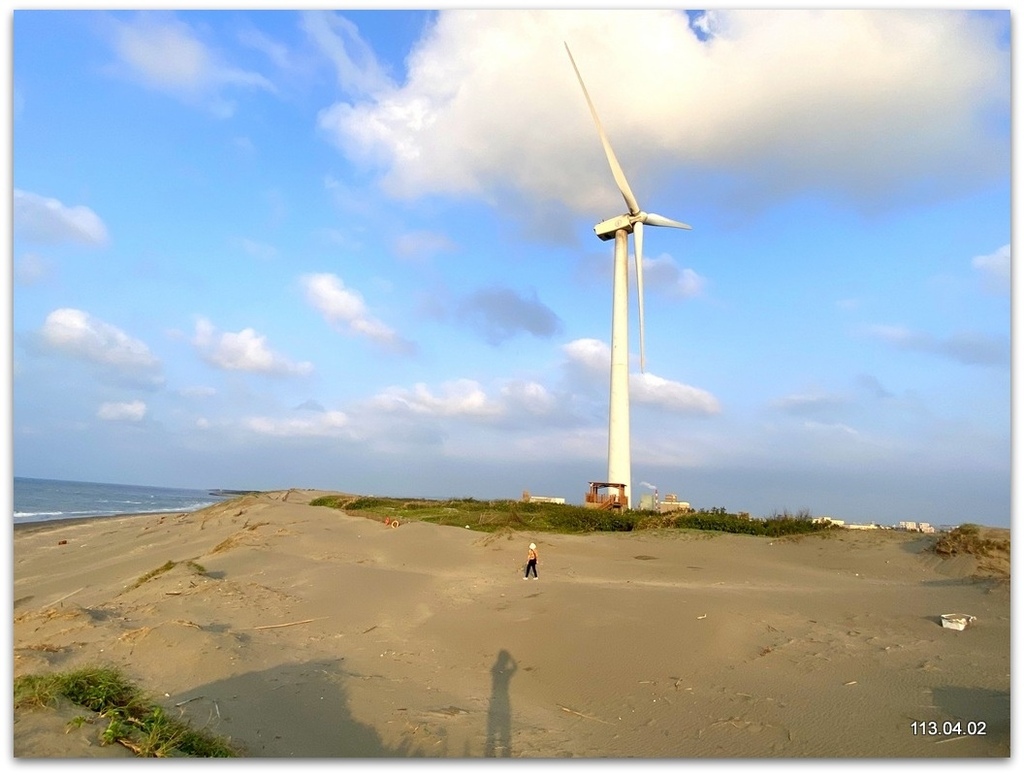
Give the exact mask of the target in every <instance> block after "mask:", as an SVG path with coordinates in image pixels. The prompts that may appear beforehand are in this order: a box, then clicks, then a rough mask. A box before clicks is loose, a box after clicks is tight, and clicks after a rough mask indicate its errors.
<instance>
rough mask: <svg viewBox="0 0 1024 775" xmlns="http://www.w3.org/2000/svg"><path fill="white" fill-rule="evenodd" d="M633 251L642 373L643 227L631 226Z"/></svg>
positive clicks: (637, 223) (642, 367) (641, 224)
mask: <svg viewBox="0 0 1024 775" xmlns="http://www.w3.org/2000/svg"><path fill="white" fill-rule="evenodd" d="M633 250H634V253H635V254H636V255H635V256H634V258H635V259H636V298H637V308H638V309H639V310H640V373H641V374H643V371H644V225H643V223H642V222H641V221H637V222H636V223H635V224H633Z"/></svg>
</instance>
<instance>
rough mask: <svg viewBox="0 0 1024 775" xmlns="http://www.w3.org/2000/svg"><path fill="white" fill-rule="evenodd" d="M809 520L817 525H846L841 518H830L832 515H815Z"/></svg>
mask: <svg viewBox="0 0 1024 775" xmlns="http://www.w3.org/2000/svg"><path fill="white" fill-rule="evenodd" d="M811 521H812V522H814V523H815V524H817V525H836V526H838V527H843V526H844V525H846V522H844V521H843V520H841V519H832V517H815V518H814V519H813V520H811ZM851 527H852V525H851Z"/></svg>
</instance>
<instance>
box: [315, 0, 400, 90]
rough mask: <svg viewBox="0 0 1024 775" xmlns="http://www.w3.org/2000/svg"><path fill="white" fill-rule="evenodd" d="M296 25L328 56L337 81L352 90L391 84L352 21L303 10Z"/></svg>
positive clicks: (391, 86)
mask: <svg viewBox="0 0 1024 775" xmlns="http://www.w3.org/2000/svg"><path fill="white" fill-rule="evenodd" d="M299 26H300V27H301V28H302V29H303V31H305V33H306V34H307V35H308V36H309V38H310V40H312V41H313V43H314V44H315V45H316V46H317V47H318V48H319V49H320V51H321V52H322V53H323V54H324V55H325V56H326V57H327V58H328V59H330V60H331V63H332V64H333V65H334V68H335V71H336V72H337V76H338V85H339V86H340V87H341V88H342V89H344V90H345V91H347V92H351V93H353V94H359V95H362V94H371V93H372V94H379V93H381V92H386V91H389V90H390V89H391V88H393V83H392V81H391V79H390V78H389V77H388V76H387V74H386V73H385V72H384V70H383V68H381V66H380V64H379V63H378V62H377V59H376V57H375V56H374V53H373V49H371V48H370V47H369V46H368V45H367V44H366V42H365V41H363V39H362V38H361V37H360V36H359V30H358V28H357V27H356V25H355V24H354V23H353V22H352V21H350V20H349V19H346V18H345V17H344V16H340V15H338V14H335V13H331V12H330V11H306V12H305V13H303V14H302V17H301V20H300V22H299Z"/></svg>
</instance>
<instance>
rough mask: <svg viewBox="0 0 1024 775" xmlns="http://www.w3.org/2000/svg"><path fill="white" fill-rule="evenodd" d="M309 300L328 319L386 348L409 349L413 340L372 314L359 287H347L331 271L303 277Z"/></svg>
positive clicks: (404, 350)
mask: <svg viewBox="0 0 1024 775" xmlns="http://www.w3.org/2000/svg"><path fill="white" fill-rule="evenodd" d="M300 283H301V284H302V287H303V289H304V290H305V292H306V300H307V301H308V302H309V303H310V304H311V305H312V306H313V307H314V309H316V310H317V311H319V312H320V314H321V315H323V316H324V319H326V320H327V322H328V323H331V324H332V325H334V326H336V327H338V328H341V329H342V330H347V331H348V332H350V333H352V334H356V335H357V336H365V337H366V338H367V339H370V340H371V341H373V342H376V343H377V344H379V345H381V346H383V347H385V348H386V349H392V350H397V351H400V352H408V351H410V350H411V349H412V344H411V343H410V342H408V341H406V340H404V339H402V338H401V337H400V336H399V335H398V334H397V333H396V332H395V331H394V330H393V329H392V328H390V327H389V326H387V325H385V324H384V323H382V322H381V321H379V320H377V319H376V318H375V317H373V316H372V315H370V314H369V311H368V310H367V308H366V302H364V301H363V297H362V296H361V295H360V294H359V292H358V291H354V290H350V289H348V288H346V287H345V284H344V283H343V282H342V280H341V278H340V277H338V276H336V275H333V274H329V273H322V274H307V275H303V276H302V277H301V278H300Z"/></svg>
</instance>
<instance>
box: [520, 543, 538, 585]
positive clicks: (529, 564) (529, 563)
mask: <svg viewBox="0 0 1024 775" xmlns="http://www.w3.org/2000/svg"><path fill="white" fill-rule="evenodd" d="M531 570H532V571H533V577H534V578H537V544H530V550H529V551H528V552H527V553H526V574H525V575H524V576H523V579H528V578H530V571H531Z"/></svg>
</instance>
